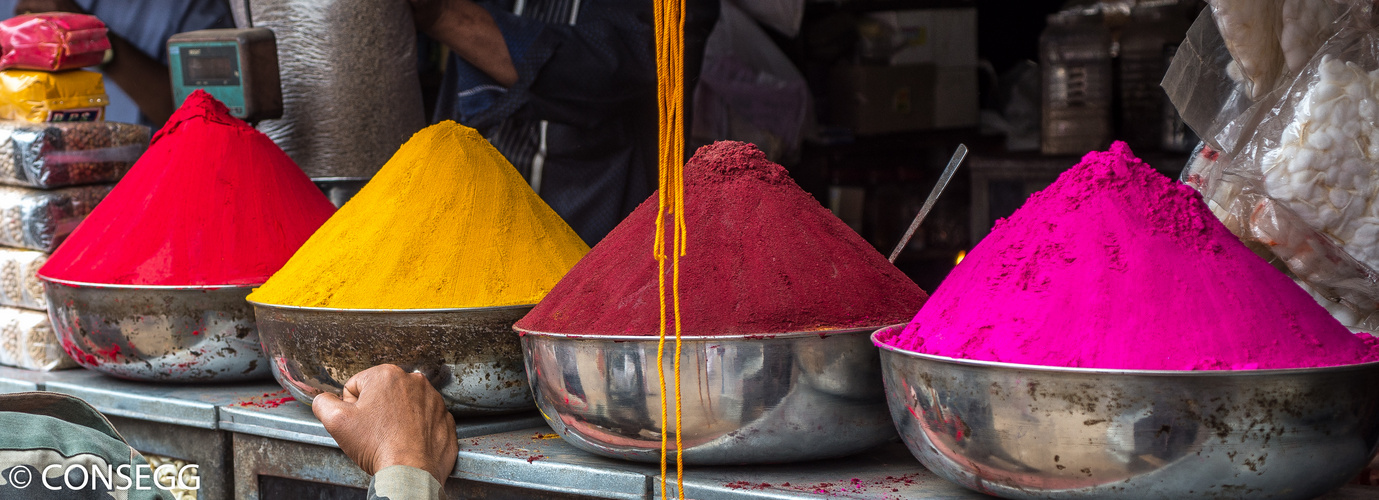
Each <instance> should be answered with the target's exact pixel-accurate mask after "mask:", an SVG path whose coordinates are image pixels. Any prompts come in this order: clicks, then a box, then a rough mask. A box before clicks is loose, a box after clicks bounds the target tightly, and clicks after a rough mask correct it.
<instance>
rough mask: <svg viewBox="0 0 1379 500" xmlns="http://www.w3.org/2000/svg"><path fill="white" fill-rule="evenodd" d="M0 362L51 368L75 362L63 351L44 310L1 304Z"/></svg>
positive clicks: (66, 365) (63, 366)
mask: <svg viewBox="0 0 1379 500" xmlns="http://www.w3.org/2000/svg"><path fill="white" fill-rule="evenodd" d="M0 365H7V366H14V367H18V368H24V369H26V370H38V371H51V370H63V369H67V368H75V367H76V366H77V363H76V362H75V361H72V359H71V358H69V357H67V354H66V353H64V352H63V351H62V345H61V344H60V343H58V340H57V335H55V334H54V333H53V327H52V326H51V325H50V324H49V323H48V314H47V313H42V312H37V311H27V310H24V309H15V308H11V307H0Z"/></svg>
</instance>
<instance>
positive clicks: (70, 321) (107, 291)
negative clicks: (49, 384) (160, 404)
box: [41, 278, 268, 382]
mask: <svg viewBox="0 0 1379 500" xmlns="http://www.w3.org/2000/svg"><path fill="white" fill-rule="evenodd" d="M41 279H42V280H43V283H44V289H45V294H46V295H47V298H48V304H49V312H48V317H49V318H50V319H51V320H52V323H53V330H54V333H55V334H57V337H58V340H59V341H61V342H62V345H63V349H64V350H66V351H67V353H68V355H70V356H71V357H72V358H73V359H74V360H76V362H77V363H78V364H80V365H82V366H84V367H86V368H89V369H92V370H96V371H99V372H102V373H105V374H108V375H112V376H115V377H120V378H125V379H132V380H144V381H154V382H233V381H240V380H252V379H261V378H265V377H267V376H268V359H267V358H266V357H264V355H263V350H262V349H261V348H260V347H259V337H258V332H257V330H256V329H255V326H254V311H253V309H251V308H250V307H249V303H248V302H245V301H244V297H245V296H247V295H249V292H250V291H251V290H252V289H253V286H229V287H167V286H138V285H101V284H91V283H76V282H70V281H62V280H54V279H48V278H41Z"/></svg>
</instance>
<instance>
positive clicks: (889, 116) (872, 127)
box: [829, 64, 977, 135]
mask: <svg viewBox="0 0 1379 500" xmlns="http://www.w3.org/2000/svg"><path fill="white" fill-rule="evenodd" d="M829 101H830V116H831V117H832V120H831V121H832V122H833V123H832V124H833V125H838V126H843V127H848V128H851V129H852V131H853V133H855V134H857V135H872V134H884V133H889V132H905V131H914V130H929V129H936V128H956V127H969V126H974V125H976V124H977V69H976V67H975V66H939V65H934V64H912V65H905V66H859V65H840V66H838V67H835V68H834V70H833V72H832V75H831V77H830V82H829Z"/></svg>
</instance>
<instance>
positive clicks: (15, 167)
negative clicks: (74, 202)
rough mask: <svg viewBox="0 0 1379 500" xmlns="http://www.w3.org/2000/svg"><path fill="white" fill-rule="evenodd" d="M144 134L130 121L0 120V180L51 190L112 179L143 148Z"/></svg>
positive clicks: (146, 135)
mask: <svg viewBox="0 0 1379 500" xmlns="http://www.w3.org/2000/svg"><path fill="white" fill-rule="evenodd" d="M149 134H150V131H149V128H148V127H145V126H143V125H135V124H132V123H119V122H106V121H101V122H78V123H29V122H24V121H12V120H11V121H0V184H8V185H11V186H27V187H36V188H45V189H50V188H57V187H64V186H76V185H81V184H106V183H112V182H116V181H118V180H120V178H121V177H124V174H125V172H128V171H129V167H131V166H133V165H134V162H135V161H136V160H138V159H139V156H140V155H142V154H143V153H144V150H145V149H148V141H149Z"/></svg>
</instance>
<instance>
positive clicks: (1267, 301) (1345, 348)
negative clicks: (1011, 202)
mask: <svg viewBox="0 0 1379 500" xmlns="http://www.w3.org/2000/svg"><path fill="white" fill-rule="evenodd" d="M881 342H883V343H885V344H888V345H891V346H895V347H899V348H902V349H908V350H913V351H917V352H922V353H927V354H933V355H939V356H948V357H954V358H967V359H977V360H987V361H1000V362H1007V363H1022V364H1033V365H1046V366H1066V367H1083V368H1104V369H1146V370H1225V369H1229V370H1248V369H1275V368H1302V367H1319V366H1334V365H1345V364H1353V363H1360V362H1368V361H1375V360H1379V349H1376V342H1375V339H1374V338H1373V337H1370V336H1369V335H1364V334H1359V335H1357V334H1352V333H1351V332H1350V331H1349V330H1347V329H1346V328H1345V327H1344V326H1342V325H1341V324H1340V323H1339V322H1337V321H1336V320H1335V319H1333V318H1332V317H1331V316H1330V315H1328V314H1327V312H1326V310H1325V309H1323V308H1322V307H1321V306H1319V305H1318V304H1317V303H1316V302H1315V301H1314V300H1313V299H1312V298H1311V297H1310V296H1309V295H1308V294H1307V293H1306V292H1305V291H1303V290H1302V289H1301V288H1300V287H1298V286H1297V285H1296V284H1294V283H1293V282H1292V281H1291V280H1290V279H1289V278H1288V277H1286V276H1285V275H1283V274H1282V273H1280V272H1279V271H1277V270H1275V269H1274V268H1273V267H1271V266H1270V265H1269V264H1267V263H1266V262H1265V261H1264V260H1262V259H1260V258H1259V257H1258V256H1256V255H1255V254H1254V253H1253V252H1251V251H1250V250H1248V249H1247V248H1246V247H1245V246H1244V245H1243V244H1241V243H1240V241H1239V240H1238V239H1236V237H1235V236H1233V235H1232V234H1231V233H1230V231H1229V230H1227V229H1226V227H1225V226H1224V225H1222V224H1221V223H1220V222H1219V221H1217V219H1216V218H1215V217H1214V216H1212V214H1211V212H1210V211H1209V209H1208V208H1207V206H1206V204H1205V203H1203V201H1202V199H1201V197H1200V196H1199V195H1198V194H1197V192H1196V191H1193V190H1192V189H1191V188H1189V187H1187V186H1185V185H1182V184H1180V183H1177V182H1174V181H1172V180H1169V179H1168V178H1166V177H1164V176H1163V175H1160V174H1159V173H1158V172H1156V171H1155V170H1153V169H1152V168H1150V167H1149V166H1148V165H1146V164H1144V163H1143V162H1141V161H1140V160H1139V159H1137V158H1135V157H1134V156H1133V155H1132V154H1131V152H1130V148H1129V147H1128V146H1126V145H1125V144H1124V143H1121V142H1117V143H1115V144H1113V145H1112V146H1111V149H1110V150H1109V151H1106V152H1092V153H1088V154H1087V155H1086V156H1085V157H1083V159H1082V163H1079V164H1078V165H1077V166H1075V167H1073V168H1072V169H1071V170H1068V171H1067V172H1065V173H1064V174H1063V175H1062V176H1060V177H1059V178H1058V181H1057V182H1055V183H1054V184H1053V185H1051V186H1049V187H1048V188H1047V189H1045V190H1043V191H1040V192H1039V193H1036V194H1035V195H1033V196H1031V197H1030V199H1029V200H1028V201H1027V202H1026V203H1025V205H1024V207H1022V208H1021V209H1020V210H1019V211H1017V212H1015V214H1014V215H1012V216H1011V217H1010V218H1008V219H1005V220H1002V221H1000V222H998V223H997V225H996V227H995V229H993V230H992V232H991V234H990V235H989V236H987V237H986V239H984V240H982V242H981V243H980V244H978V245H977V247H976V248H974V249H973V250H972V252H971V253H970V254H968V255H967V258H966V259H965V260H963V261H962V263H961V264H959V265H958V267H957V268H956V269H954V270H953V272H952V274H950V275H949V276H948V278H947V279H946V280H945V281H944V282H943V284H942V285H940V286H939V288H938V289H937V290H935V291H934V295H933V297H932V298H931V299H930V300H929V302H928V303H927V304H925V305H924V307H923V309H921V310H920V311H919V314H918V315H916V316H915V318H914V321H913V322H911V323H910V324H909V326H908V327H906V328H904V329H903V330H901V331H899V332H898V333H895V334H894V335H892V336H890V337H889V338H882V339H881Z"/></svg>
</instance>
